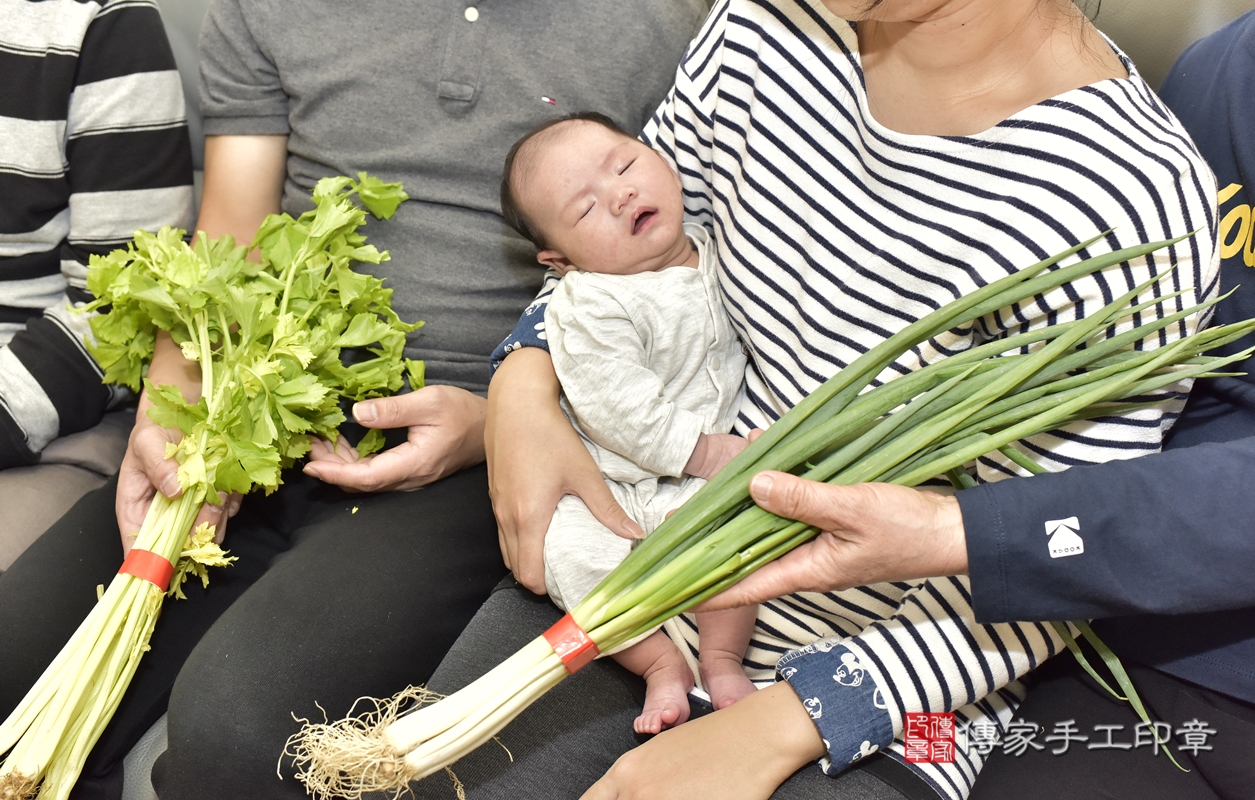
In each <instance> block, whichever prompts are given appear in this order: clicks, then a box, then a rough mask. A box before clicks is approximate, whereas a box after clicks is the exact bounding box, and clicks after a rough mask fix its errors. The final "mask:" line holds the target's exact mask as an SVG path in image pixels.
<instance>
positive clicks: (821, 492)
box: [699, 471, 967, 611]
mask: <svg viewBox="0 0 1255 800" xmlns="http://www.w3.org/2000/svg"><path fill="white" fill-rule="evenodd" d="M750 496H751V497H753V498H754V502H756V503H758V505H759V506H761V507H762V508H763V509H765V510H767V511H770V512H772V513H773V514H778V515H780V516H782V517H785V518H786V519H796V520H801V521H802V522H806V523H809V524H811V525H814V526H815V527H817V528H819V529H820V531H821V533H820V534H819V536H818V537H816V538H815V539H813V540H812V541H810V542H808V543H806V544H804V545H802V546H801V547H799V548H797V549H796V550H794V551H793V552H791V553H788V554H787V555H785V556H783V557H782V558H780V559H779V560H778V561H774V562H772V563H771V564H768V565H767V566H765V567H763V568H762V569H760V570H758V571H757V572H755V573H754V574H753V575H750V576H749V577H748V578H746V579H745V580H743V581H741V582H740V583H738V584H737V585H736V586H733V587H732V588H731V589H729V590H727V591H726V592H724V593H723V594H720V595H718V596H717V597H714V598H712V599H711V600H709V601H707V602H706V603H703V604H702V605H701V606H700V607H699V610H702V611H706V610H711V611H714V610H717V609H722V608H730V607H732V606H740V605H749V604H751V603H761V602H763V601H765V600H770V599H772V598H775V597H783V596H784V595H787V594H792V593H793V592H827V591H833V590H840V589H848V588H850V587H852V586H867V585H869V584H873V583H880V582H883V581H901V580H910V579H913V578H930V577H933V576H937V575H961V574H965V573H966V572H967V538H966V535H965V533H964V530H963V514H962V512H961V511H960V510H959V501H958V500H957V499H955V498H954V497H946V496H943V495H939V494H934V493H933V492H927V491H920V490H917V489H908V488H906V487H904V486H895V485H892V484H887V483H863V484H859V485H857V486H832V485H830V484H826V483H817V482H815V481H808V480H803V479H802V478H798V477H796V476H794V475H789V474H787V473H783V472H771V471H768V472H760V473H758V474H757V475H755V476H754V479H753V480H752V481H750Z"/></svg>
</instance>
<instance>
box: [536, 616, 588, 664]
mask: <svg viewBox="0 0 1255 800" xmlns="http://www.w3.org/2000/svg"><path fill="white" fill-rule="evenodd" d="M544 636H545V641H546V642H549V646H550V647H552V648H553V651H554V652H555V653H557V654H558V658H560V659H562V663H563V665H564V666H566V671H567V672H568V673H570V674H571V675H574V674H575V673H576V672H578V671H579V670H581V669H583V668H584V667H585V666H586V665H587V664H588V662H590V661H592V660H593V659H594V658H596V657H597V656H598V655H599V654H600V652H601V651H600V650H598V649H597V645H595V644H593V640H592V639H590V638H588V634H587V633H584V629H583V628H581V627H580V626H579V625H576V624H575V620H573V619H571V615H570V614H567V615H566V616H564V617H563V618H562V619H560V620H558V621H557V622H555V623H554V624H553V627H552V628H550V629H549V630H547V631H545V633H544Z"/></svg>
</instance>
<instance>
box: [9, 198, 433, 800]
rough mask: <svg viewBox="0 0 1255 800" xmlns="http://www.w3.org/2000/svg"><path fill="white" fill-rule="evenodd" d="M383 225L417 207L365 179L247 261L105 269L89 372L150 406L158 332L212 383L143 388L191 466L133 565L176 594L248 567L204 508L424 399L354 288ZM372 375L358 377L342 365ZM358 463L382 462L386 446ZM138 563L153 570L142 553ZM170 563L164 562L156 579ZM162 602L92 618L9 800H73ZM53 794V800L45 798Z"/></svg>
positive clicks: (362, 293)
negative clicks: (380, 401) (409, 396)
mask: <svg viewBox="0 0 1255 800" xmlns="http://www.w3.org/2000/svg"><path fill="white" fill-rule="evenodd" d="M354 196H356V197H357V198H359V199H360V201H361V203H362V205H363V206H365V208H366V209H367V210H369V211H370V212H371V213H372V214H374V215H375V216H376V217H379V218H383V219H386V218H388V217H391V216H392V214H393V213H395V211H396V208H397V206H398V205H399V204H400V203H401V202H402V201H404V200H405V199H406V194H405V192H404V191H403V190H402V189H401V185H400V184H396V183H392V184H386V183H383V182H381V181H379V180H378V179H376V178H373V177H370V176H368V175H366V174H365V173H359V175H358V180H356V181H354V180H353V179H351V178H344V177H340V178H325V179H323V180H321V181H319V182H318V185H317V186H316V187H315V189H314V194H313V199H314V203H315V208H314V209H313V210H311V211H308V212H306V213H305V214H302V215H301V216H300V217H299V218H297V219H293V218H292V217H291V216H289V215H287V214H282V215H271V216H269V217H267V218H266V220H265V221H264V222H263V224H262V226H261V228H260V230H259V231H258V232H257V236H256V238H255V240H254V246H255V247H256V248H257V250H258V251H259V252H260V255H261V261H260V262H256V261H251V260H249V259H248V258H247V256H248V254H249V250H250V248H248V247H243V246H238V247H237V246H236V245H235V242H234V240H232V238H231V237H229V236H224V237H222V238H219V239H212V240H211V239H209V238H207V237H205V236H204V235H203V234H202V235H201V236H200V237H199V238H198V239H197V240H196V241H195V243H194V244H193V245H191V246H189V245H188V244H186V243H185V242H184V240H183V231H180V230H173V229H169V228H163V229H162V230H161V231H159V232H158V233H156V234H152V233H147V232H145V231H137V232H136V234H135V240H134V242H133V243H132V244H131V245H130V246H129V247H128V248H126V249H125V250H117V251H115V252H113V253H111V254H109V255H108V256H104V257H99V256H93V257H92V261H91V267H90V270H89V272H88V279H87V281H88V288H89V289H91V291H92V292H94V293H95V295H96V298H97V299H96V300H95V302H94V303H92V304H91V305H90V306H88V309H87V310H101V312H102V313H100V314H99V315H97V316H95V317H93V318H92V320H91V327H92V332H93V333H94V334H95V338H96V341H95V342H94V343H92V342H89V343H88V346H89V348H90V349H91V352H92V355H93V356H94V357H95V358H96V360H97V361H98V362H99V363H100V365H101V367H102V368H103V369H104V370H105V381H106V382H109V383H120V384H125V385H127V386H129V387H131V388H132V389H133V390H138V389H139V387H140V383H141V380H142V379H143V375H144V373H145V370H146V367H147V364H148V362H149V360H150V359H151V358H152V354H153V348H154V345H155V342H156V336H157V330H158V329H161V330H164V331H167V332H169V334H170V336H171V337H172V338H173V340H174V341H175V343H177V344H178V345H179V346H180V347H181V348H182V351H183V355H184V357H186V358H187V359H189V360H190V361H193V362H196V363H197V364H198V365H199V367H200V375H201V387H202V392H201V396H200V397H199V398H198V399H196V400H195V401H194V402H189V400H188V399H187V398H185V397H184V396H183V395H182V393H181V392H180V391H179V390H178V389H177V388H175V387H172V386H155V385H153V384H152V383H151V382H149V381H147V380H143V383H144V386H145V387H146V388H147V391H148V396H149V398H150V399H151V400H152V402H153V404H154V407H153V408H152V409H151V410H150V411H149V416H150V417H151V418H152V420H153V421H154V422H156V423H158V424H160V425H163V426H165V427H169V428H177V429H178V430H180V431H182V433H183V437H182V439H181V440H180V441H179V442H178V443H177V444H175V443H172V444H170V445H168V447H167V456H170V457H173V458H175V459H176V460H177V461H178V463H179V468H178V479H179V483H180V485H181V486H182V487H183V494H182V495H181V496H180V497H179V498H178V499H175V500H170V499H168V498H166V497H165V496H164V495H163V494H161V493H157V495H156V496H155V498H154V499H153V503H152V506H151V507H150V509H149V511H148V514H147V516H146V517H145V520H144V524H143V527H142V528H141V529H140V532H139V535H138V538H137V540H136V542H135V545H134V548H135V549H136V550H139V551H149V552H151V553H155V554H156V555H157V556H160V557H161V558H162V559H164V560H165V561H167V562H170V564H172V565H177V566H176V568H175V570H174V573H173V576H172V579H171V581H170V586H169V594H172V595H177V596H180V597H182V590H181V583H182V582H183V580H185V579H186V578H187V577H188V576H189V575H192V574H195V575H197V576H198V577H200V579H201V580H202V582H204V583H206V584H207V583H208V572H207V570H206V567H207V566H225V565H227V564H229V563H230V561H232V560H234V559H233V558H230V557H228V556H227V555H226V553H225V552H224V551H222V550H221V549H220V548H218V546H217V545H215V544H214V543H213V541H212V539H213V529H212V527H211V526H205V525H202V526H199V527H198V529H197V530H196V531H195V532H193V533H192V534H191V535H189V529H190V527H191V525H192V522H193V521H194V520H195V518H196V515H197V513H198V512H199V510H200V508H201V506H202V504H204V503H205V502H211V503H218V502H220V501H219V492H223V493H230V492H248V491H250V490H252V489H253V488H255V487H261V488H263V489H264V490H265V491H266V492H271V491H274V490H275V489H276V488H277V487H278V485H279V483H280V482H281V480H280V471H281V470H282V469H284V468H286V467H289V466H291V465H292V463H293V462H294V461H295V460H296V459H298V458H300V457H301V456H303V455H305V454H306V453H308V452H309V446H310V444H309V437H310V436H321V437H325V438H329V439H331V440H333V441H334V440H335V438H336V429H337V428H338V427H339V425H340V423H342V422H343V421H344V414H343V412H342V411H341V410H340V406H339V402H340V399H341V398H350V399H353V400H362V399H365V398H368V397H377V396H380V395H383V394H386V393H390V392H393V391H396V390H397V389H399V388H401V385H402V381H403V372H406V371H408V373H409V377H410V382H411V384H412V385H413V386H414V388H418V387H419V386H421V385H422V363H421V362H414V361H408V360H406V359H404V358H403V357H402V351H403V349H404V347H405V338H406V334H408V333H409V332H411V331H413V330H415V329H416V328H418V327H419V325H421V324H422V323H417V324H407V323H405V322H403V321H401V319H400V318H399V317H398V316H397V315H396V313H395V312H394V311H393V310H392V308H391V296H392V290H391V289H385V288H384V287H383V285H382V283H381V281H380V280H379V279H377V278H374V277H372V276H370V275H367V274H363V273H359V272H356V271H355V270H354V269H353V267H354V265H355V264H378V263H380V262H382V261H386V260H387V259H388V254H387V253H386V252H380V251H378V250H376V249H375V248H374V247H373V246H371V245H368V244H366V239H365V237H364V236H362V235H361V234H360V233H359V232H358V229H359V228H360V227H361V226H362V224H363V223H364V222H365V221H366V211H365V210H363V209H362V208H360V207H358V206H357V205H355V204H354V203H353V201H352V198H353V197H354ZM346 348H364V349H365V352H366V353H367V354H368V357H365V358H362V359H360V360H357V361H354V362H352V363H345V361H344V360H343V359H342V357H341V356H342V351H343V350H345V349H346ZM373 433H374V435H373V436H371V437H368V439H366V440H364V441H363V445H362V446H359V448H358V449H359V451H362V452H370V451H371V450H373V449H377V448H378V447H379V446H380V445H381V444H382V437H381V435H379V432H378V431H374V432H373ZM141 555H142V553H141ZM158 563H160V562H158ZM162 598H163V592H162V589H161V588H160V587H159V586H158V585H156V584H154V583H152V582H149V581H148V580H145V579H143V578H139V577H136V576H135V575H132V574H124V573H119V574H118V575H117V576H116V577H115V578H114V579H113V580H112V582H111V583H110V585H109V587H108V589H106V590H105V591H104V594H103V596H102V597H101V599H100V601H99V602H98V603H97V605H96V606H95V608H94V609H93V610H92V612H91V613H90V614H89V616H88V617H87V619H86V620H85V621H84V622H83V623H82V625H81V626H80V627H79V629H78V630H77V631H76V632H75V633H74V635H73V636H72V637H71V639H70V641H69V642H68V643H67V644H66V645H65V647H64V648H63V649H62V651H61V653H60V654H59V655H58V656H57V658H56V659H55V660H54V661H53V663H52V664H51V665H50V666H49V667H48V669H47V670H46V671H45V672H44V675H43V676H42V677H41V678H40V680H39V682H38V683H37V684H36V685H35V686H34V687H33V688H32V689H31V690H30V692H29V693H28V694H27V696H26V697H25V698H24V699H23V701H22V703H21V704H20V705H19V706H18V707H17V708H16V709H15V710H14V711H13V713H12V714H11V715H10V716H9V718H8V719H6V720H5V721H4V723H3V724H0V753H4V752H6V751H7V752H8V757H7V758H6V759H5V760H4V763H3V765H2V766H0V798H2V799H3V800H13V799H15V798H27V797H34V795H35V792H36V791H38V792H39V796H40V797H41V798H64V797H66V796H67V795H68V794H69V791H70V789H71V788H72V787H73V785H74V782H75V780H76V779H77V777H78V774H79V772H80V771H81V769H82V766H83V763H84V761H85V759H86V757H87V754H88V752H89V751H90V749H91V747H92V745H93V744H94V743H95V741H96V740H97V739H98V738H99V736H100V734H101V732H102V731H103V729H104V727H105V725H106V724H107V723H108V721H109V719H110V717H111V716H112V714H113V712H114V710H115V709H116V708H117V706H118V703H119V702H120V700H121V697H122V693H123V692H124V691H125V690H126V687H127V685H128V684H129V682H130V679H131V677H132V676H133V675H134V673H135V669H136V668H137V666H138V664H139V659H140V657H141V656H142V654H143V653H144V651H146V650H147V649H148V640H149V637H150V636H151V634H152V630H153V626H154V624H155V623H156V619H157V616H158V614H159V612H160V608H161V602H162ZM41 784H42V788H41Z"/></svg>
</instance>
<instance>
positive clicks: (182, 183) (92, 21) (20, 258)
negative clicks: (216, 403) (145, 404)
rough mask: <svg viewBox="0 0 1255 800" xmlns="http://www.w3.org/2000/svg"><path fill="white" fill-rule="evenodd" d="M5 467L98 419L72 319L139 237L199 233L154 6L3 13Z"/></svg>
mask: <svg viewBox="0 0 1255 800" xmlns="http://www.w3.org/2000/svg"><path fill="white" fill-rule="evenodd" d="M0 75H3V76H4V79H3V81H0V467H6V466H12V465H14V464H28V463H32V462H34V461H37V460H38V458H39V451H40V450H42V449H43V447H44V445H46V444H47V443H48V442H49V441H50V440H52V439H53V438H55V437H57V436H58V435H63V434H67V433H72V432H74V431H78V430H83V429H85V428H87V427H90V426H91V425H94V424H95V423H96V422H98V421H99V420H100V417H101V415H102V414H103V413H104V410H105V407H106V405H107V404H108V403H109V402H110V400H111V397H112V393H111V391H110V390H109V389H108V388H106V387H104V386H102V385H101V382H100V378H101V372H100V370H99V369H98V368H97V367H96V364H95V362H94V361H93V360H92V359H91V357H90V356H89V355H88V354H87V351H86V350H85V349H84V347H83V335H84V334H85V333H86V331H87V329H86V325H85V320H84V318H83V317H81V316H78V315H74V314H71V313H70V312H69V306H70V305H72V304H74V303H78V302H82V301H84V300H86V299H88V296H87V292H86V283H85V279H86V265H87V262H88V258H89V257H90V255H91V254H92V253H106V252H109V251H110V250H113V249H114V248H116V247H118V246H119V245H122V244H123V243H125V242H126V241H128V240H129V239H130V238H131V236H132V234H133V233H134V231H135V230H136V229H137V228H145V229H149V230H156V229H157V228H160V227H161V226H162V225H165V224H171V225H177V226H181V227H188V226H189V225H190V223H191V222H192V219H191V214H192V160H191V145H190V142H189V139H188V132H187V120H186V112H185V110H184V106H183V90H182V86H181V85H180V82H179V75H178V72H177V70H176V69H175V64H174V56H173V54H172V53H171V51H170V45H169V43H168V42H167V40H166V35H165V30H164V29H163V27H162V24H161V17H160V15H159V14H158V12H157V7H156V5H155V4H154V3H153V2H151V0H43V2H31V0H0Z"/></svg>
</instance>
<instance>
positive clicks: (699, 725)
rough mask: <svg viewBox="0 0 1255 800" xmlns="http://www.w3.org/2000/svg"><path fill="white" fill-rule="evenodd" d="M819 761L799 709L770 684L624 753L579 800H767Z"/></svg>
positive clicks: (817, 745) (820, 749) (818, 743)
mask: <svg viewBox="0 0 1255 800" xmlns="http://www.w3.org/2000/svg"><path fill="white" fill-rule="evenodd" d="M823 754H824V743H823V739H821V738H820V736H819V732H818V731H817V730H816V729H815V724H814V723H813V722H811V718H810V715H809V714H808V713H807V712H806V709H805V707H803V706H802V702H801V701H800V700H798V698H797V695H796V694H794V692H793V689H792V688H790V687H789V686H788V685H787V684H783V683H777V684H776V685H775V686H771V687H768V688H766V689H763V690H762V691H760V692H755V693H754V694H751V695H750V696H748V697H746V698H744V699H742V700H740V701H739V702H736V703H734V704H732V705H730V706H728V707H727V708H725V709H723V710H721V711H716V712H715V713H713V714H708V715H706V716H704V717H701V718H699V719H695V720H691V721H689V722H686V723H684V724H683V725H680V726H678V727H675V728H672V729H671V730H669V731H664V732H662V733H660V734H658V735H657V736H655V737H653V738H652V739H650V740H649V741H648V742H646V743H645V744H643V745H641V746H640V747H638V748H636V749H635V750H631V751H629V752H627V753H625V754H624V755H623V756H622V757H620V758H619V760H618V761H616V762H615V763H614V766H612V767H611V768H610V770H609V771H608V772H606V774H605V776H604V777H602V779H601V780H599V781H597V783H595V784H593V786H592V788H590V789H589V790H588V791H587V792H585V793H584V797H583V800H689V798H694V797H717V798H719V799H720V800H768V798H770V797H771V795H772V793H774V792H775V790H776V788H777V787H778V786H779V785H780V784H781V783H783V782H784V781H785V780H786V779H787V778H788V777H789V776H790V775H792V774H793V773H794V772H796V771H797V770H798V769H799V768H800V767H802V766H805V765H806V764H808V763H810V762H811V761H814V760H815V759H817V758H819V757H820V756H822V755H823Z"/></svg>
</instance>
